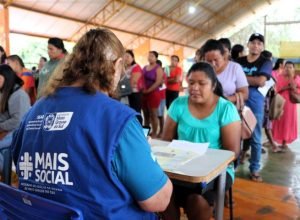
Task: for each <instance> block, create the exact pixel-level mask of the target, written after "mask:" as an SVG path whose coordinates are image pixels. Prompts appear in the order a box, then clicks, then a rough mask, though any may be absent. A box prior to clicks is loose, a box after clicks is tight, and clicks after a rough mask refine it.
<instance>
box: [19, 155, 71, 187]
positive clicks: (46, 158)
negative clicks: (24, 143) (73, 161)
mask: <svg viewBox="0 0 300 220" xmlns="http://www.w3.org/2000/svg"><path fill="white" fill-rule="evenodd" d="M20 159H21V162H19V170H20V171H21V176H22V177H23V179H24V180H28V179H29V178H30V177H34V178H35V179H34V180H35V181H36V182H40V183H48V184H62V185H69V186H73V182H72V181H70V178H69V167H70V166H69V162H68V154H66V153H49V152H48V153H38V152H35V154H34V157H32V156H31V155H30V154H29V153H28V152H25V153H24V156H21V158H20ZM33 173H34V174H33Z"/></svg>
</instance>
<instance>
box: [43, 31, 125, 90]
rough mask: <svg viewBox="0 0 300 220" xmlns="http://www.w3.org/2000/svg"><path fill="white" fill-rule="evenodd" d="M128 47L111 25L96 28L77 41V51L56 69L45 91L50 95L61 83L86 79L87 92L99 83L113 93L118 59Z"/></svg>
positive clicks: (84, 83)
mask: <svg viewBox="0 0 300 220" xmlns="http://www.w3.org/2000/svg"><path fill="white" fill-rule="evenodd" d="M124 52H125V50H124V47H123V45H122V43H121V42H120V40H119V39H118V38H117V37H116V35H115V34H114V33H113V32H111V31H110V30H107V29H101V28H97V29H92V30H90V31H88V32H87V33H85V34H84V35H83V36H82V37H81V38H80V39H79V41H78V43H77V44H76V45H75V47H74V49H73V52H72V53H71V54H70V55H68V56H67V57H66V58H65V61H64V62H62V63H60V65H59V66H58V67H57V68H56V69H55V71H54V73H53V74H52V76H51V77H50V79H49V81H48V83H47V85H46V87H45V88H44V90H43V92H42V95H43V96H49V95H52V94H54V93H55V92H56V90H57V89H58V88H59V87H62V86H70V85H72V84H74V83H76V82H82V87H83V89H84V90H85V91H86V92H87V93H91V94H94V93H95V92H96V90H97V89H96V87H98V88H99V89H100V90H101V91H105V92H108V93H113V91H112V90H113V89H114V88H113V81H114V73H115V67H114V66H115V62H116V60H117V59H118V58H121V57H123V55H124Z"/></svg>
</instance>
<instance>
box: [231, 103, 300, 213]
mask: <svg viewBox="0 0 300 220" xmlns="http://www.w3.org/2000/svg"><path fill="white" fill-rule="evenodd" d="M263 140H264V141H263V142H265V140H266V138H265V136H264V137H263ZM265 149H266V153H265V154H262V169H261V176H262V178H263V181H264V182H266V183H270V184H274V185H281V186H285V187H288V188H290V190H291V191H292V193H293V194H294V195H295V198H296V200H297V202H298V207H299V208H300V105H298V139H297V140H296V141H295V142H293V143H292V144H290V145H289V149H288V150H287V152H284V153H272V151H271V150H270V149H268V148H265ZM248 167H249V163H248V160H246V162H245V164H243V165H240V166H239V167H238V169H237V173H236V175H237V177H240V178H246V179H249V169H248Z"/></svg>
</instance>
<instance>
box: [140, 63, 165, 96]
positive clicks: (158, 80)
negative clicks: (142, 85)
mask: <svg viewBox="0 0 300 220" xmlns="http://www.w3.org/2000/svg"><path fill="white" fill-rule="evenodd" d="M163 78H164V72H163V70H162V68H158V69H157V70H156V79H155V82H154V83H153V84H152V86H150V87H149V88H148V89H146V90H145V91H144V93H145V94H147V93H150V92H152V91H154V90H155V89H156V88H157V87H159V86H160V85H161V84H162V82H163Z"/></svg>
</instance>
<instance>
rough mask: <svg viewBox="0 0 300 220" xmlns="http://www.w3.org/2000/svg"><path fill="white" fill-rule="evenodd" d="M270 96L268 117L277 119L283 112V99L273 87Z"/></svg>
mask: <svg viewBox="0 0 300 220" xmlns="http://www.w3.org/2000/svg"><path fill="white" fill-rule="evenodd" d="M271 93H272V94H271V96H270V109H269V119H270V120H277V119H279V118H280V117H281V115H282V114H283V108H284V104H285V99H284V98H283V97H282V95H280V94H279V93H277V92H275V90H274V89H273V90H272V91H271Z"/></svg>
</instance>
